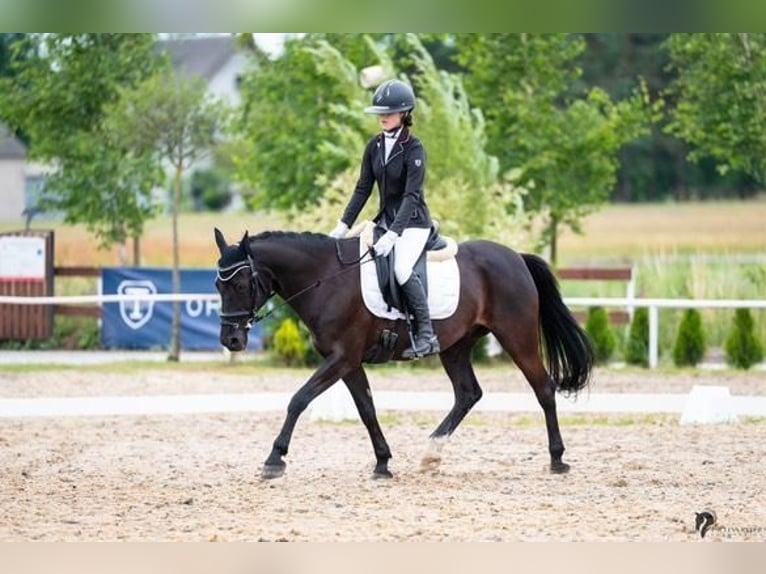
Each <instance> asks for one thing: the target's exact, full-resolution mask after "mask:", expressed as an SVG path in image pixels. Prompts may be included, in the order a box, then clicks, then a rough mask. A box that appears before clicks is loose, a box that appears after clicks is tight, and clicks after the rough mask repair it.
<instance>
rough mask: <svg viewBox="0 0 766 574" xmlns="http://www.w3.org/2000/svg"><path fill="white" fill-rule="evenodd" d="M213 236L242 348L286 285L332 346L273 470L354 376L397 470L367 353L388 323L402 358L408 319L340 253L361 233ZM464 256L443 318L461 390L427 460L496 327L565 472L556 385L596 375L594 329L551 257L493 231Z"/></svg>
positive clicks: (270, 473)
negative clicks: (376, 311) (582, 322)
mask: <svg viewBox="0 0 766 574" xmlns="http://www.w3.org/2000/svg"><path fill="white" fill-rule="evenodd" d="M215 240H216V243H217V245H218V249H219V251H220V254H221V257H220V259H219V260H218V278H217V280H216V287H217V289H218V291H219V293H220V294H221V344H223V345H224V346H225V347H226V348H228V349H230V350H232V351H240V350H242V349H244V348H245V347H246V346H247V332H248V329H249V327H250V325H251V323H252V322H253V320H254V319H255V314H256V312H257V311H258V310H259V309H261V307H263V305H264V304H265V303H266V302H267V301H268V300H269V299H270V298H271V297H272V296H273V295H274V294H277V295H279V296H280V297H282V298H283V299H285V300H287V301H288V302H289V304H290V306H291V307H292V308H293V309H294V310H295V312H296V313H297V314H298V316H299V317H300V318H301V320H302V321H303V322H304V323H305V324H306V326H307V327H308V328H309V330H310V331H311V334H312V336H313V339H314V345H315V346H316V349H317V351H318V352H319V353H320V354H321V355H322V356H323V357H324V362H323V363H322V365H321V366H320V367H319V368H318V369H317V371H316V372H315V373H314V374H313V375H312V376H311V378H309V380H308V381H307V382H306V383H305V384H304V385H303V386H302V387H301V388H300V389H299V390H298V392H296V393H295V395H294V396H293V397H292V399H291V400H290V403H289V405H288V407H287V416H286V418H285V421H284V424H283V426H282V429H281V431H280V432H279V435H278V436H277V438H276V440H275V441H274V445H273V448H272V450H271V453H270V454H269V456H268V458H267V459H266V462H265V465H264V469H263V477H264V478H274V477H277V476H281V475H282V474H283V473H284V470H285V461H284V460H283V458H282V457H284V456H285V455H286V454H287V450H288V446H289V444H290V438H291V436H292V433H293V429H294V428H295V424H296V422H297V420H298V417H299V416H300V414H301V413H302V412H303V411H304V410H305V409H306V407H307V406H308V405H309V403H311V401H312V400H314V399H315V398H316V397H317V396H318V395H319V394H321V393H322V392H324V391H326V390H327V389H328V388H330V387H331V386H332V385H334V384H335V383H336V382H337V381H338V380H339V379H342V380H343V382H344V383H345V384H346V387H348V390H349V392H350V393H351V396H352V397H353V399H354V403H355V404H356V407H357V409H358V411H359V416H360V417H361V419H362V421H363V422H364V425H365V426H366V427H367V430H368V432H369V434H370V438H371V439H372V445H373V449H374V451H375V458H376V465H375V470H374V473H373V476H374V477H376V478H379V477H390V476H391V473H390V472H389V470H388V460H389V459H390V458H391V451H390V450H389V447H388V444H387V443H386V439H385V438H384V437H383V432H382V431H381V429H380V425H379V424H378V419H377V416H376V413H375V407H374V405H373V399H372V393H371V391H370V386H369V383H368V381H367V375H366V374H365V371H364V366H363V364H364V363H365V362H370V360H371V357H375V356H376V355H377V354H378V351H379V348H380V346H381V344H382V343H381V335H382V333H383V332H384V331H386V330H388V331H391V332H394V333H398V335H399V337H398V342H397V344H396V347H395V348H394V350H393V359H394V360H400V359H401V353H402V351H404V350H405V349H406V348H407V347H408V346H409V338H408V336H407V332H406V324H405V322H404V321H394V320H388V319H381V318H378V317H375V316H374V315H372V314H371V313H370V312H369V311H368V310H367V308H366V307H365V305H364V302H363V300H362V294H361V290H360V278H359V269H358V265H357V266H349V265H348V264H347V263H344V262H343V261H342V260H341V259H342V258H341V257H340V253H341V249H340V248H341V247H349V248H351V249H356V253H358V252H359V251H358V249H357V248H356V247H354V246H355V245H357V244H356V242H357V241H358V239H343V240H340V244H339V243H338V242H337V241H336V240H334V239H331V238H330V237H328V236H326V235H320V234H312V233H289V232H266V233H261V234H259V235H256V236H254V237H250V236H248V234H247V233H245V235H244V237H243V238H242V240H241V241H240V242H239V243H238V244H233V245H229V244H228V243H227V242H226V240H225V239H224V237H223V234H222V233H221V232H220V231H219V230H218V229H216V230H215ZM349 242H354V244H353V245H351V244H350V243H349ZM457 261H458V265H459V269H460V303H459V305H458V308H457V310H456V312H455V313H454V314H453V315H452V316H451V317H449V318H447V319H443V320H437V321H434V328H435V330H436V333H437V335H438V337H439V342H440V343H441V348H442V351H441V353H440V355H439V358H440V359H441V362H442V365H443V366H444V369H445V371H446V372H447V375H448V376H449V378H450V380H451V381H452V388H453V390H454V394H455V402H454V405H453V407H452V410H450V412H449V413H448V414H447V416H446V417H445V418H444V420H443V421H442V422H441V424H439V426H438V427H437V428H436V430H435V431H434V432H433V434H432V435H431V439H432V443H431V445H432V448H431V450H430V452H429V453H428V454H427V455H426V456H425V457H424V460H423V464H424V466H425V467H431V468H433V467H434V466H436V465H438V463H439V461H440V459H441V457H440V454H439V451H440V449H441V446H442V445H443V441H440V440H439V439H446V438H447V437H449V435H451V434H452V433H453V432H454V431H455V429H456V428H457V427H458V425H459V424H460V422H461V421H462V420H463V418H464V417H465V416H466V414H467V413H468V411H469V410H470V409H471V407H472V406H473V405H474V404H476V402H477V401H478V400H479V399H480V398H481V395H482V391H481V388H480V387H479V383H478V381H477V380H476V376H475V375H474V371H473V367H472V365H471V350H472V349H473V347H474V345H475V344H476V342H477V341H478V340H479V339H480V338H481V337H483V336H484V335H486V334H487V333H490V332H491V333H493V334H494V336H495V337H496V338H497V340H498V342H499V343H500V345H501V346H502V347H503V349H505V351H507V352H508V354H509V355H510V356H511V358H512V359H513V360H514V361H515V362H516V364H517V365H518V367H519V369H521V371H522V372H523V374H524V376H525V377H526V379H527V381H528V382H529V384H530V385H531V386H532V389H533V390H534V392H535V395H536V397H537V400H538V402H539V403H540V406H541V407H542V409H543V412H544V413H545V424H546V428H547V431H548V449H549V452H550V457H551V464H550V469H551V472H554V473H562V472H567V471H568V470H569V465H568V464H566V463H565V462H563V461H562V459H561V457H562V454H563V453H564V444H563V442H562V440H561V433H560V431H559V424H558V418H557V416H556V398H555V393H556V391H557V390H560V391H563V392H565V393H575V392H577V391H579V390H580V389H582V388H583V387H585V386H586V385H587V384H588V381H589V378H590V373H591V369H592V365H593V353H592V349H591V345H590V342H589V339H588V336H587V334H586V333H585V332H584V331H583V330H582V328H581V327H580V326H579V325H578V324H577V322H576V321H575V319H574V318H573V316H572V314H571V313H570V312H569V310H568V309H567V307H566V306H565V305H564V303H563V301H562V299H561V294H560V292H559V289H558V284H557V282H556V279H555V277H554V276H553V274H552V273H551V270H550V268H549V267H548V265H547V264H546V263H545V261H543V260H542V259H541V258H539V257H537V256H535V255H529V254H521V255H520V254H518V253H516V252H514V251H512V250H511V249H508V248H507V247H503V246H502V245H499V244H497V243H493V242H490V241H468V242H466V243H462V244H460V247H459V251H458V254H457ZM543 343H544V345H543ZM543 346H544V349H545V358H546V361H545V364H544V362H543ZM546 366H547V368H546Z"/></svg>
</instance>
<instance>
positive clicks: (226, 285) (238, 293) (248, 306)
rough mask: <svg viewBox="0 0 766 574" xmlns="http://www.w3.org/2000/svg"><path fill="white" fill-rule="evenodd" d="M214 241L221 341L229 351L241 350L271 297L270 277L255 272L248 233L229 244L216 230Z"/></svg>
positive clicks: (260, 272)
mask: <svg viewBox="0 0 766 574" xmlns="http://www.w3.org/2000/svg"><path fill="white" fill-rule="evenodd" d="M215 242H216V244H217V245H218V250H219V251H220V254H221V257H220V259H218V270H217V273H216V280H215V286H216V289H218V293H219V294H220V295H221V311H220V313H219V316H220V318H221V334H220V341H221V344H222V345H223V346H224V347H226V348H227V349H229V350H230V351H241V350H243V349H245V348H246V347H247V333H248V331H249V330H250V327H251V326H252V323H253V321H254V320H255V318H256V317H255V315H256V313H257V312H258V310H259V309H260V308H261V307H263V305H265V304H266V302H267V301H268V300H269V298H271V296H272V295H273V289H272V281H271V275H270V274H269V273H268V272H266V271H265V270H259V269H258V267H257V263H256V261H255V258H254V257H253V255H252V253H251V251H250V237H249V235H248V233H247V231H245V234H244V236H243V237H242V240H241V241H240V242H239V243H235V244H232V245H229V244H228V243H227V242H226V240H225V239H224V237H223V233H221V231H220V230H219V229H216V230H215Z"/></svg>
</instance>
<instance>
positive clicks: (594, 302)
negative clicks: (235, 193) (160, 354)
mask: <svg viewBox="0 0 766 574" xmlns="http://www.w3.org/2000/svg"><path fill="white" fill-rule="evenodd" d="M136 301H153V302H176V301H177V302H185V301H197V302H219V301H220V297H219V295H218V294H217V293H156V294H147V293H136V294H124V295H117V294H114V295H70V296H51V297H21V296H10V295H0V304H15V305H94V304H95V305H102V304H104V303H121V302H136ZM564 302H565V303H566V304H567V305H568V306H569V307H573V308H577V307H604V308H607V309H610V308H611V309H615V308H617V309H620V308H624V309H628V310H630V311H632V310H633V309H635V308H637V307H646V308H647V309H648V310H649V312H648V314H649V368H652V369H654V368H656V367H657V366H658V364H659V351H658V349H659V332H660V314H659V310H660V309H766V300H764V299H752V300H740V299H636V298H633V297H565V298H564Z"/></svg>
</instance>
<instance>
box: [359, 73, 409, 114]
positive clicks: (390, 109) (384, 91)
mask: <svg viewBox="0 0 766 574" xmlns="http://www.w3.org/2000/svg"><path fill="white" fill-rule="evenodd" d="M414 109H415V92H413V91H412V88H411V87H410V86H409V85H407V84H405V83H404V82H402V81H401V80H388V81H387V82H383V83H382V84H381V85H380V86H378V89H377V90H375V93H374V94H373V96H372V105H371V106H369V107H367V108H365V109H364V111H365V112H367V113H368V114H377V115H381V114H395V113H397V112H411V111H412V110H414Z"/></svg>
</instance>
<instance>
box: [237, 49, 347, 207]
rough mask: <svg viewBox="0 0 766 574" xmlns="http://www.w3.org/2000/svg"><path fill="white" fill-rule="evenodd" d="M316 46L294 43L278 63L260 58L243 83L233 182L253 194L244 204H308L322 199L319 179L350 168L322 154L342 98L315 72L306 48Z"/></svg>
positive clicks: (337, 89) (336, 87)
mask: <svg viewBox="0 0 766 574" xmlns="http://www.w3.org/2000/svg"><path fill="white" fill-rule="evenodd" d="M318 42H320V40H318V39H316V38H313V37H308V38H304V39H292V40H290V41H288V42H286V44H285V53H284V55H283V56H282V57H280V58H278V59H275V60H272V59H269V58H268V57H266V56H264V55H260V56H258V57H257V61H256V62H255V66H253V68H252V69H251V71H250V72H248V73H247V74H245V75H244V76H243V78H242V82H241V85H240V88H241V95H242V108H241V117H240V118H239V119H238V121H237V125H238V126H239V137H240V138H241V140H242V145H241V147H240V148H239V149H238V151H237V153H236V155H235V158H234V161H235V165H236V169H237V177H238V178H239V179H240V180H242V181H243V182H244V183H246V184H247V185H248V187H250V188H251V189H253V190H255V194H254V195H253V196H252V197H250V198H248V201H249V203H250V204H251V206H253V207H275V208H281V209H287V208H289V207H291V206H296V207H303V206H306V205H308V204H311V203H312V202H315V201H316V200H317V198H318V197H319V196H320V195H321V193H322V189H321V188H320V187H319V186H318V185H317V182H316V177H317V175H318V174H320V173H331V174H337V173H338V172H340V171H342V170H343V169H345V168H346V167H348V164H347V163H344V160H343V159H341V158H338V157H337V156H336V157H333V156H331V155H328V154H326V153H324V152H320V147H321V144H322V143H323V142H328V141H332V134H331V130H330V128H329V126H328V122H329V119H330V118H329V114H330V113H331V112H330V108H331V106H333V105H336V104H342V103H344V102H345V101H346V95H345V94H344V92H343V90H342V88H341V87H339V85H338V82H337V81H336V80H335V79H334V78H333V77H332V76H330V75H327V74H324V73H322V72H321V71H320V70H318V69H317V65H316V61H315V56H314V54H312V52H311V51H310V49H309V48H311V47H315V46H316V45H317V43H318ZM335 51H336V52H337V50H335ZM359 115H361V114H359ZM349 121H354V120H352V119H351V118H349ZM355 121H356V122H357V123H358V122H359V120H358V119H357V120H355ZM359 153H360V154H361V151H360V152H359Z"/></svg>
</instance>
